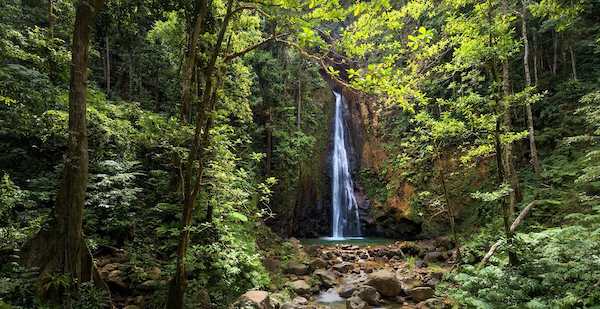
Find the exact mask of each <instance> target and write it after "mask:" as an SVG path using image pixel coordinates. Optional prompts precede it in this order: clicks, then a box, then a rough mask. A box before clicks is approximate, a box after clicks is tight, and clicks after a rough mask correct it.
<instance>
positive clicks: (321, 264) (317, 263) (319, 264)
mask: <svg viewBox="0 0 600 309" xmlns="http://www.w3.org/2000/svg"><path fill="white" fill-rule="evenodd" d="M308 265H309V266H310V268H311V269H313V270H316V269H319V268H327V261H325V260H324V259H322V258H316V259H314V260H312V261H310V263H309V264H308Z"/></svg>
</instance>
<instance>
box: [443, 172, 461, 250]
mask: <svg viewBox="0 0 600 309" xmlns="http://www.w3.org/2000/svg"><path fill="white" fill-rule="evenodd" d="M440 163H441V164H442V166H441V168H440V170H439V172H440V179H441V182H442V189H443V191H444V198H445V200H446V211H447V213H448V222H449V223H450V231H451V233H452V238H453V242H454V247H456V253H457V257H458V260H460V244H459V241H458V235H457V233H456V222H455V214H454V208H453V206H452V204H451V203H450V196H449V194H448V189H447V188H446V172H445V170H446V167H445V166H444V165H445V163H446V162H444V161H443V160H441V161H440Z"/></svg>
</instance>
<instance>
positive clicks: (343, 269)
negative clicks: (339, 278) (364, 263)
mask: <svg viewBox="0 0 600 309" xmlns="http://www.w3.org/2000/svg"><path fill="white" fill-rule="evenodd" d="M353 268H354V264H352V263H348V262H341V263H337V264H335V265H333V269H334V270H335V271H337V272H339V273H342V274H345V273H348V272H349V271H350V270H351V269H353Z"/></svg>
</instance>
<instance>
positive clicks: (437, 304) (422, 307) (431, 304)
mask: <svg viewBox="0 0 600 309" xmlns="http://www.w3.org/2000/svg"><path fill="white" fill-rule="evenodd" d="M447 307H449V306H447V305H446V304H445V303H444V301H443V300H442V299H441V298H430V299H428V300H424V301H422V302H420V303H418V304H417V309H444V308H447Z"/></svg>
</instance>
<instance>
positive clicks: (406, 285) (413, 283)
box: [400, 278, 423, 294]
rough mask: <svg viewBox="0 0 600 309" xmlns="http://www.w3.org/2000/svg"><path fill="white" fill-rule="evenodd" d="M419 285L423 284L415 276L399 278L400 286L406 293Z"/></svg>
mask: <svg viewBox="0 0 600 309" xmlns="http://www.w3.org/2000/svg"><path fill="white" fill-rule="evenodd" d="M421 285H423V283H422V282H421V280H419V279H417V278H404V279H402V280H400V286H401V287H402V290H403V291H404V293H406V294H408V291H409V290H412V289H414V288H416V287H418V286H421Z"/></svg>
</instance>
